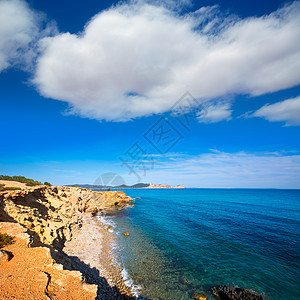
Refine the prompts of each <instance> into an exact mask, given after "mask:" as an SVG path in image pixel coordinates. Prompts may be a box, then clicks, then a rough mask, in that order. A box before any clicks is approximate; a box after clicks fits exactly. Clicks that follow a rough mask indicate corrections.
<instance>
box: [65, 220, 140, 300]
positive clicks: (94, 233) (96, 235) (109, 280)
mask: <svg viewBox="0 0 300 300" xmlns="http://www.w3.org/2000/svg"><path fill="white" fill-rule="evenodd" d="M115 241H116V236H115V235H114V233H112V232H110V230H109V229H108V226H106V225H105V224H103V223H102V222H101V221H100V220H99V218H98V217H97V216H93V215H92V214H85V215H84V216H83V217H82V227H81V228H80V229H78V230H77V231H76V232H74V234H73V238H72V239H71V240H70V241H68V242H67V243H66V244H65V247H64V248H63V252H64V253H65V254H66V255H68V257H69V258H70V259H71V261H72V264H73V265H74V267H75V268H76V269H77V270H79V271H80V272H81V273H82V274H83V275H84V277H85V278H86V280H87V282H88V283H93V284H96V285H97V286H98V297H99V299H136V298H135V296H134V295H133V293H132V291H131V289H130V287H128V286H126V284H125V280H124V278H123V276H122V268H119V267H118V266H117V265H116V264H115V259H116V258H115V257H114V253H113V244H114V243H115Z"/></svg>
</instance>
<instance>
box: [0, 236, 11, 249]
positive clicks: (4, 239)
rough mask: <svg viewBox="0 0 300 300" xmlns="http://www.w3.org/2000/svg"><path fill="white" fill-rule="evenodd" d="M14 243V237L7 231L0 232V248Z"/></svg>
mask: <svg viewBox="0 0 300 300" xmlns="http://www.w3.org/2000/svg"><path fill="white" fill-rule="evenodd" d="M11 243H12V237H10V236H9V235H8V234H7V233H0V248H2V247H3V246H5V245H10V244H11Z"/></svg>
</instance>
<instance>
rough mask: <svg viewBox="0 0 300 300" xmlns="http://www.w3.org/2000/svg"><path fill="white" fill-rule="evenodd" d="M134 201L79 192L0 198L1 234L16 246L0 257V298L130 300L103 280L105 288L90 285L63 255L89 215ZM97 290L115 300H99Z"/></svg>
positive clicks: (50, 190)
mask: <svg viewBox="0 0 300 300" xmlns="http://www.w3.org/2000/svg"><path fill="white" fill-rule="evenodd" d="M132 201H133V199H132V198H130V197H128V196H126V195H125V194H124V193H123V192H118V191H108V192H97V191H90V190H87V189H83V188H77V187H47V186H40V187H37V188H25V189H23V190H18V191H4V192H0V232H1V233H8V234H9V235H10V236H11V237H12V238H13V243H12V244H11V245H7V246H5V247H4V248H3V249H1V251H0V252H1V253H0V256H1V255H2V258H1V257H0V258H1V259H0V264H1V267H0V298H1V299H26V300H30V299H32V300H33V299H58V300H60V299H61V300H65V299H74V300H79V299H80V300H81V299H86V300H87V299H95V298H96V297H97V299H132V298H131V297H127V296H126V295H123V294H121V293H119V292H118V293H117V292H116V289H117V288H116V287H110V286H108V285H107V284H106V281H105V278H102V279H101V278H100V279H101V280H102V281H104V283H103V282H101V285H99V284H98V283H97V284H96V285H95V284H86V283H85V278H84V277H83V276H82V274H81V273H80V272H78V271H75V270H76V269H77V268H76V266H75V267H74V264H73V263H74V262H73V261H72V260H71V259H70V258H69V257H68V256H67V255H66V254H65V253H64V252H63V251H61V250H62V249H63V248H64V246H65V243H66V242H67V241H70V240H71V239H72V236H73V235H74V233H76V232H77V230H79V229H80V228H81V227H82V223H83V219H84V218H85V217H86V216H85V213H90V214H89V215H91V213H92V214H93V213H97V212H100V211H103V210H108V209H111V208H117V209H121V208H123V207H126V206H127V205H132V204H130V203H131V202H132ZM83 224H84V223H83ZM33 246H34V247H33ZM108 251H109V250H108ZM74 269H75V270H74ZM100 279H99V280H100ZM89 283H94V282H89ZM99 287H100V288H103V287H105V288H106V290H105V291H103V293H107V295H110V294H112V296H106V298H103V297H101V298H99V295H101V293H102V291H99ZM103 293H102V294H103Z"/></svg>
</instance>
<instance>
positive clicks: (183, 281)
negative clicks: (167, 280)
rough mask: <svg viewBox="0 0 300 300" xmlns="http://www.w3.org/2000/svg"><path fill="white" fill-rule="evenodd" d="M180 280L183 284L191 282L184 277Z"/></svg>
mask: <svg viewBox="0 0 300 300" xmlns="http://www.w3.org/2000/svg"><path fill="white" fill-rule="evenodd" d="M180 282H181V283H182V284H185V285H188V284H190V283H189V282H188V280H187V279H185V278H182V279H181V280H180Z"/></svg>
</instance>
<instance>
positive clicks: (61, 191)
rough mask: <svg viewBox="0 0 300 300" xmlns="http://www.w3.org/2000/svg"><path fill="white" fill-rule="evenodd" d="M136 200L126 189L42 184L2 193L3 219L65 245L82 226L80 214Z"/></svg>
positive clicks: (0, 211)
mask: <svg viewBox="0 0 300 300" xmlns="http://www.w3.org/2000/svg"><path fill="white" fill-rule="evenodd" d="M132 201H133V199H132V198H130V197H128V196H126V195H125V194H124V193H123V192H119V191H107V192H97V191H90V190H88V189H83V188H77V187H45V186H43V187H39V188H31V189H27V190H22V191H9V192H2V193H0V221H10V222H11V221H16V222H18V223H19V224H21V225H23V226H24V227H26V228H28V229H29V230H31V231H32V232H35V233H36V234H37V235H38V237H39V239H40V241H41V242H42V243H44V244H48V245H52V246H54V248H56V249H62V248H63V246H64V243H65V241H68V240H70V239H71V237H72V232H73V231H74V230H76V229H78V228H80V226H81V215H82V213H85V212H92V213H97V212H99V211H102V210H106V209H110V208H112V207H116V206H117V207H125V206H127V205H128V204H129V203H131V202H132Z"/></svg>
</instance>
